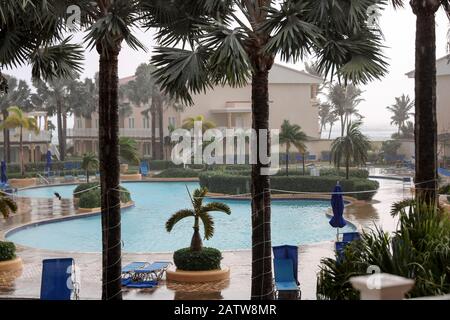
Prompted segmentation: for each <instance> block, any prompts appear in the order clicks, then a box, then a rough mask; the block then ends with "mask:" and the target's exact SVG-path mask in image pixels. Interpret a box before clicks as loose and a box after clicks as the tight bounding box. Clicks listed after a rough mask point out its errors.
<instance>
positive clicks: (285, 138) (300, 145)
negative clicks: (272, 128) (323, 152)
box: [280, 120, 308, 176]
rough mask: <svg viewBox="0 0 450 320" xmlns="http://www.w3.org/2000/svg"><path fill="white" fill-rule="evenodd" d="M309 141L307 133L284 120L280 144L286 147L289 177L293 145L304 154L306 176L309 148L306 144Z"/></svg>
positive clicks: (287, 173)
mask: <svg viewBox="0 0 450 320" xmlns="http://www.w3.org/2000/svg"><path fill="white" fill-rule="evenodd" d="M307 140H308V136H307V135H306V133H304V132H303V131H302V128H301V127H300V126H299V125H297V124H290V122H289V120H284V122H283V124H282V125H281V131H280V144H282V145H283V144H284V145H286V175H287V176H288V175H289V151H290V149H291V145H292V146H294V147H295V148H297V150H298V152H300V153H301V154H302V159H303V174H305V156H306V150H307V147H306V145H305V142H306V141H307Z"/></svg>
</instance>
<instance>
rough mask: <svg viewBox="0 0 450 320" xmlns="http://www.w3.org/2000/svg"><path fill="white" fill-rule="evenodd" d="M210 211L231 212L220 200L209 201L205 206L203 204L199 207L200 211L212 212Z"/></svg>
mask: <svg viewBox="0 0 450 320" xmlns="http://www.w3.org/2000/svg"><path fill="white" fill-rule="evenodd" d="M212 211H217V212H223V213H226V214H228V215H230V214H231V209H230V207H229V206H228V205H226V204H225V203H222V202H210V203H208V204H206V205H205V206H203V208H202V209H201V212H202V213H207V212H212Z"/></svg>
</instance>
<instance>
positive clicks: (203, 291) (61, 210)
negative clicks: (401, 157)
mask: <svg viewBox="0 0 450 320" xmlns="http://www.w3.org/2000/svg"><path fill="white" fill-rule="evenodd" d="M408 193H409V191H408V190H405V189H403V187H402V183H401V182H398V181H392V180H380V190H379V192H378V193H377V194H376V196H375V197H374V200H373V201H372V202H370V203H367V202H364V201H355V202H353V203H352V204H351V205H349V206H347V207H346V210H345V217H346V218H347V219H349V220H350V221H351V222H352V223H354V224H356V225H357V226H358V227H359V228H368V227H373V226H374V224H377V225H378V226H381V227H382V228H383V229H384V230H386V231H393V230H395V227H396V221H395V220H394V219H393V218H392V217H391V215H390V206H391V204H392V203H393V202H395V201H398V200H401V199H402V198H403V197H408V196H409V194H408ZM18 205H19V211H18V213H17V214H14V215H12V216H11V217H9V218H8V219H6V220H1V221H0V239H1V238H2V236H3V235H4V232H5V231H7V230H10V229H11V228H14V227H17V226H20V225H24V224H28V223H33V222H38V221H42V220H47V219H52V218H61V217H70V216H74V215H77V212H76V210H75V209H74V206H73V201H72V200H65V199H63V200H62V201H59V200H56V199H29V198H19V199H18ZM333 254H334V253H333V241H327V242H321V243H317V244H311V245H302V246H300V247H299V280H300V282H301V290H302V299H307V300H311V299H315V291H316V273H317V272H318V269H319V263H320V259H322V258H323V257H331V256H333ZM17 255H18V256H19V257H20V258H21V259H22V260H23V264H24V268H23V271H22V272H21V274H20V275H13V274H6V273H3V274H0V299H2V298H31V299H34V298H38V297H39V293H40V282H41V269H42V260H43V259H48V258H63V257H72V258H74V259H75V262H76V265H77V266H78V267H79V270H80V273H81V290H80V298H81V299H99V298H100V296H101V292H100V290H101V254H99V253H70V252H55V251H47V250H40V249H34V248H28V247H20V246H18V252H17ZM223 256H224V260H223V265H226V266H228V267H230V268H231V279H230V280H229V281H222V282H216V283H204V284H182V283H166V282H165V281H163V282H162V283H161V284H160V286H159V287H158V288H156V289H139V290H137V289H131V290H130V289H124V298H125V299H152V300H168V299H169V300H171V299H179V300H184V299H187V300H201V299H227V300H229V299H235V300H248V299H249V297H250V278H251V251H250V250H242V251H226V252H224V253H223ZM143 260H144V261H158V260H168V261H171V260H172V254H171V253H160V254H159V253H158V254H157V253H150V254H129V253H124V254H123V261H122V263H123V265H125V264H127V263H129V262H132V261H143Z"/></svg>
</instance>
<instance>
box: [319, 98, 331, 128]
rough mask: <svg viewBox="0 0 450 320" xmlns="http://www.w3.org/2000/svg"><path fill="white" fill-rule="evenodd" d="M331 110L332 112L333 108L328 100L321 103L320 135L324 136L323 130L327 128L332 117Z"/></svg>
mask: <svg viewBox="0 0 450 320" xmlns="http://www.w3.org/2000/svg"><path fill="white" fill-rule="evenodd" d="M331 112H332V108H331V105H330V104H329V103H327V102H324V103H319V123H320V131H319V132H320V136H322V132H323V130H325V129H326V126H327V124H328V122H329V119H330V113H331Z"/></svg>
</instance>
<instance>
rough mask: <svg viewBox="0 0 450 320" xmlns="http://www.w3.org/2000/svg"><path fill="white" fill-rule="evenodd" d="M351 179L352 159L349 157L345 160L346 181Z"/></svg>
mask: <svg viewBox="0 0 450 320" xmlns="http://www.w3.org/2000/svg"><path fill="white" fill-rule="evenodd" d="M349 178H350V157H349V156H348V155H347V157H346V159H345V179H346V180H348V179H349Z"/></svg>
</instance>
